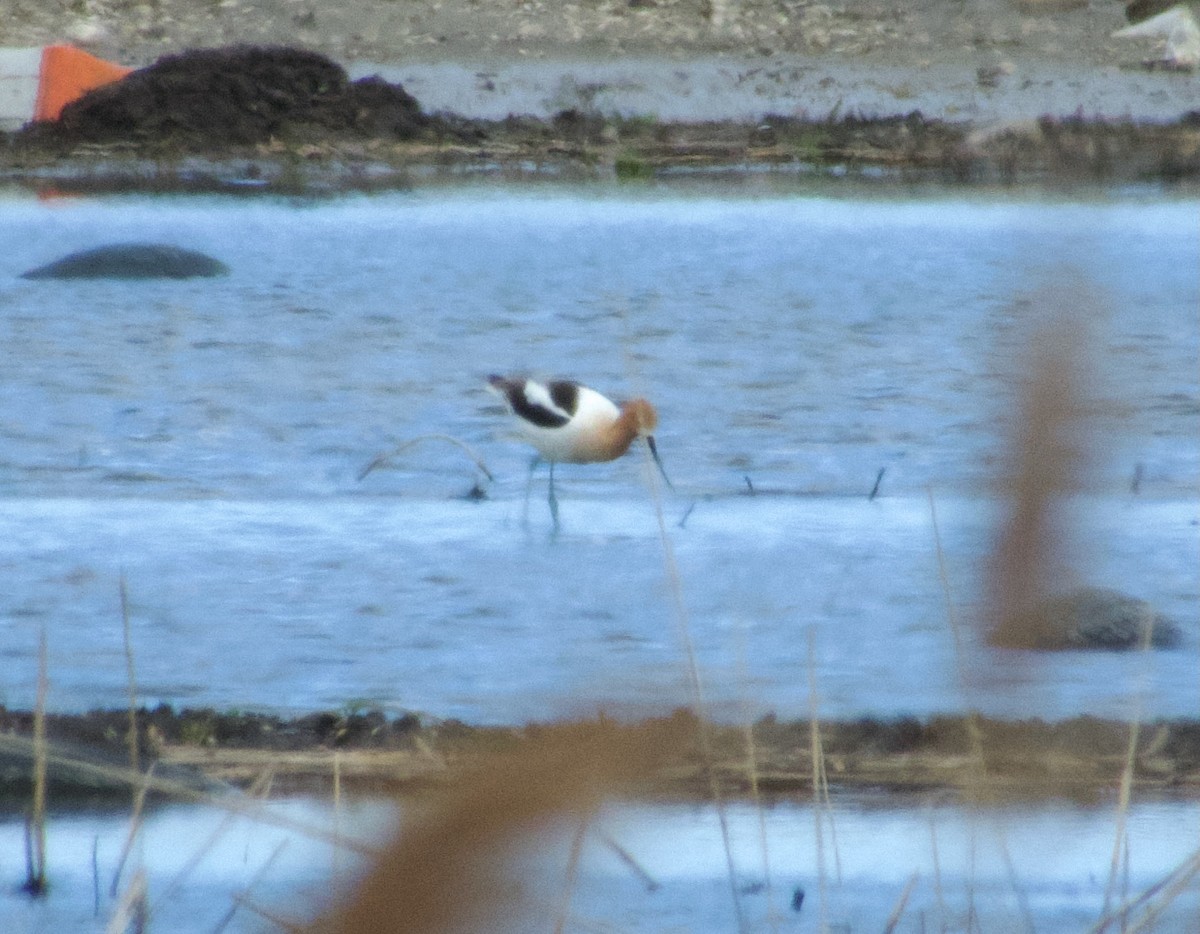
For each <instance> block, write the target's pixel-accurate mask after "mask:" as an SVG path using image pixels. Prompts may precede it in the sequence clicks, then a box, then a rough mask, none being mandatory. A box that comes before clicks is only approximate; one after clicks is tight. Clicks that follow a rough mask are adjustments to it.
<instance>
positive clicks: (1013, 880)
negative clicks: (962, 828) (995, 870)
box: [998, 828, 1037, 934]
mask: <svg viewBox="0 0 1200 934" xmlns="http://www.w3.org/2000/svg"><path fill="white" fill-rule="evenodd" d="M998 833H999V836H1000V855H1001V857H1002V858H1003V859H1004V873H1005V875H1006V876H1007V877H1008V885H1009V887H1010V888H1011V889H1012V890H1013V894H1014V895H1015V896H1016V897H1017V908H1018V909H1019V910H1020V912H1021V920H1022V921H1024V922H1025V930H1027V931H1029V932H1030V934H1033V932H1035V931H1036V930H1037V928H1036V927H1035V926H1034V923H1033V912H1032V911H1031V910H1030V908H1029V897H1028V896H1027V895H1026V894H1025V889H1024V888H1022V887H1021V880H1020V879H1019V878H1018V877H1017V867H1016V864H1014V863H1013V861H1012V854H1011V853H1010V852H1009V850H1008V838H1007V837H1006V836H1005V834H1004V829H1003V828H998Z"/></svg>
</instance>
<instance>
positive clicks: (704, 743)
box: [642, 448, 746, 932]
mask: <svg viewBox="0 0 1200 934" xmlns="http://www.w3.org/2000/svg"><path fill="white" fill-rule="evenodd" d="M642 467H643V472H644V473H645V474H646V476H647V477H648V478H649V480H648V482H649V484H650V491H651V498H652V499H653V501H654V517H655V520H656V521H657V523H658V537H659V540H660V542H661V543H662V549H663V565H664V567H665V570H666V576H667V583H668V584H669V585H670V591H671V605H672V608H673V610H674V615H675V628H676V633H677V635H678V638H679V642H680V645H681V647H682V648H683V657H684V666H685V671H686V673H687V685H688V694H689V699H690V702H691V705H692V709H693V711H694V712H695V714H696V742H697V745H698V747H699V750H700V758H701V764H702V766H703V768H704V773H705V776H706V778H707V780H708V788H709V794H710V795H711V797H712V802H713V807H714V808H715V809H716V812H717V823H718V824H719V825H720V829H721V845H722V847H723V849H724V852H725V869H726V873H727V875H728V878H729V896H730V899H731V902H732V904H733V914H734V920H735V922H736V924H737V930H738V931H739V932H744V931H745V930H746V916H745V912H744V911H743V910H742V897H741V891H740V890H739V887H738V881H737V866H736V865H735V863H734V859H733V842H732V838H731V835H730V831H729V815H728V813H727V812H726V808H725V796H724V795H723V794H722V793H721V785H720V782H719V781H718V780H717V772H716V762H715V757H714V755H713V744H712V738H711V737H710V736H709V730H710V729H711V726H710V723H709V716H708V703H707V701H706V700H705V697H704V683H703V681H702V680H701V678H700V665H699V662H698V661H697V659H696V646H695V643H694V642H693V641H692V632H691V626H690V624H689V622H688V612H687V607H686V605H685V604H684V601H683V578H682V576H681V575H680V573H679V564H678V562H676V560H675V546H674V544H673V543H672V541H671V536H670V534H668V532H667V523H666V519H665V518H664V517H663V508H662V496H661V495H660V491H659V486H658V475H657V473H655V471H654V469H653V462H652V458H651V455H650V451H649V449H648V448H646V449H645V450H644V451H643V456H642Z"/></svg>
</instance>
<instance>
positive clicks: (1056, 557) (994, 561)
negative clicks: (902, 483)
mask: <svg viewBox="0 0 1200 934" xmlns="http://www.w3.org/2000/svg"><path fill="white" fill-rule="evenodd" d="M1078 291H1079V290H1077V289H1076V290H1071V291H1067V290H1066V289H1062V290H1060V291H1054V292H1050V291H1047V292H1044V293H1043V294H1041V296H1040V297H1039V299H1038V300H1037V301H1035V302H1034V305H1033V309H1032V310H1033V311H1034V312H1037V313H1040V314H1041V315H1042V317H1043V319H1044V320H1043V322H1042V323H1041V324H1040V325H1039V327H1038V328H1037V329H1036V330H1035V332H1034V333H1033V334H1032V335H1031V340H1030V342H1029V348H1028V350H1027V361H1028V366H1027V371H1026V372H1027V374H1028V375H1027V378H1026V379H1025V381H1024V385H1023V386H1021V387H1020V393H1019V398H1018V403H1017V412H1016V417H1015V420H1014V422H1013V424H1012V427H1011V436H1010V439H1009V444H1008V445H1007V451H1008V452H1009V457H1010V460H1009V464H1008V467H1007V470H1006V474H1005V476H1004V478H1003V489H1004V492H1005V494H1006V497H1007V502H1008V511H1007V516H1006V518H1005V520H1004V521H1003V523H1002V525H1001V528H1000V530H999V535H998V536H997V539H996V542H995V544H994V546H993V549H992V554H991V556H990V561H989V566H988V573H987V578H986V582H985V586H986V607H987V613H988V615H989V619H988V627H989V632H988V635H989V638H990V639H991V641H992V642H993V643H995V644H996V645H1000V646H1006V647H1012V648H1036V647H1039V646H1041V645H1042V644H1044V642H1045V640H1046V638H1047V636H1048V635H1050V634H1047V633H1044V632H1042V631H1041V627H1042V626H1043V625H1044V624H1043V622H1042V619H1041V616H1040V615H1039V614H1038V613H1037V612H1036V608H1037V607H1038V605H1039V604H1041V603H1042V602H1043V601H1044V600H1046V599H1047V598H1049V597H1051V596H1052V595H1053V594H1054V593H1055V591H1057V590H1060V589H1061V584H1062V579H1063V577H1065V576H1069V574H1070V569H1071V567H1072V566H1073V565H1074V564H1075V563H1076V561H1075V557H1074V552H1075V551H1076V548H1075V543H1074V542H1073V541H1072V540H1071V536H1070V529H1069V526H1068V523H1067V522H1066V521H1065V519H1064V515H1063V502H1062V498H1063V495H1064V494H1066V493H1067V492H1069V491H1070V490H1072V489H1075V488H1077V487H1078V485H1079V483H1080V480H1081V479H1082V478H1083V477H1084V476H1085V472H1086V470H1087V467H1088V460H1089V459H1088V457H1087V451H1086V444H1085V442H1086V438H1085V437H1084V434H1083V431H1082V421H1081V416H1082V414H1083V411H1084V400H1085V398H1086V396H1087V392H1086V387H1087V380H1086V374H1087V372H1088V370H1089V367H1088V364H1089V362H1090V360H1089V356H1090V355H1089V353H1088V351H1089V347H1088V344H1087V337H1088V329H1087V327H1086V324H1087V321H1086V320H1085V318H1084V309H1083V308H1082V306H1081V300H1080V298H1079V294H1078ZM1089 310H1090V309H1089Z"/></svg>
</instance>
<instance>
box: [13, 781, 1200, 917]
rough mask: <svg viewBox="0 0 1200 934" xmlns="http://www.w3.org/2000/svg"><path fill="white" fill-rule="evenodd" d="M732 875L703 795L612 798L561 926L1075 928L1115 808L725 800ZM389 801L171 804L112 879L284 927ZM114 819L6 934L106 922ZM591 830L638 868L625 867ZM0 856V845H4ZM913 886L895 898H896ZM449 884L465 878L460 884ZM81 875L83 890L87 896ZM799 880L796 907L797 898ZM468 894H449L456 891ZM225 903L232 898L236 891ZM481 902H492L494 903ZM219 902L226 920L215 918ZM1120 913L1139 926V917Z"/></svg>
mask: <svg viewBox="0 0 1200 934" xmlns="http://www.w3.org/2000/svg"><path fill="white" fill-rule="evenodd" d="M726 819H727V823H728V826H729V829H730V851H729V852H730V858H731V860H732V864H733V882H732V884H731V881H730V873H729V868H728V864H727V861H726V855H725V849H724V846H723V844H722V841H721V834H720V831H719V825H718V822H717V820H716V815H715V813H714V811H713V809H712V808H711V807H710V806H707V805H698V806H690V805H678V806H662V805H658V806H646V805H639V806H632V807H620V806H612V807H609V808H607V809H606V810H605V812H604V813H602V814H601V815H600V816H599V817H598V819H597V820H596V821H595V822H594V824H593V825H592V827H591V831H590V832H589V833H588V834H587V836H586V837H585V840H584V847H583V851H582V863H581V870H580V874H579V878H578V880H577V882H576V884H575V886H574V889H573V891H572V892H571V898H570V915H571V917H572V918H573V919H574V923H573V924H571V925H570V926H569V928H568V929H571V930H597V929H601V930H620V931H630V932H638V931H645V932H662V931H677V930H686V931H731V930H736V929H737V926H736V922H735V908H734V895H733V894H732V892H733V890H735V889H736V891H737V893H738V894H737V904H738V906H739V907H740V910H741V912H742V914H743V916H744V918H745V921H746V928H745V929H746V930H749V931H755V932H757V931H789V932H792V931H794V932H801V931H816V930H820V929H821V928H820V923H821V922H822V921H825V922H827V923H828V924H830V925H833V928H832V929H833V930H840V931H846V932H860V931H879V930H883V929H884V925H885V923H886V921H887V919H888V918H889V917H890V916H891V915H892V913H893V912H894V911H896V910H897V908H898V907H900V909H901V910H900V923H899V925H898V926H897V928H896V930H898V931H907V932H917V931H926V930H943V929H949V930H963V929H966V926H967V924H968V914H969V912H971V911H973V912H974V913H975V914H976V915H977V918H976V921H977V923H979V924H980V925H981V926H982V927H981V929H982V930H984V931H1006V930H1028V929H1029V928H1030V926H1031V925H1032V926H1033V927H1034V929H1036V930H1054V931H1085V930H1089V929H1090V927H1091V925H1092V924H1093V923H1094V922H1095V921H1096V920H1097V919H1098V918H1099V917H1100V916H1101V914H1102V910H1103V907H1104V905H1105V904H1106V894H1105V893H1106V889H1108V887H1109V867H1110V862H1111V856H1112V850H1113V841H1114V839H1115V833H1116V830H1115V827H1116V814H1115V809H1112V808H1094V809H1083V808H1076V807H1072V806H1070V805H1064V804H1056V803H1049V804H1044V805H1037V806H1033V807H1029V806H1025V807H1019V808H1018V807H1014V808H1003V807H993V808H976V809H972V808H963V807H961V806H958V805H953V804H948V803H945V802H938V801H936V800H924V801H922V800H914V801H909V802H906V803H904V805H903V806H900V807H897V806H896V802H895V801H888V802H885V801H882V800H880V799H879V798H875V797H872V796H848V797H845V798H842V799H840V800H839V803H838V804H837V806H836V807H835V808H834V809H833V810H832V811H826V812H822V814H821V815H820V818H819V820H818V816H817V815H815V814H814V812H813V811H812V810H811V809H810V808H808V807H802V806H797V805H791V804H779V805H774V806H768V807H766V808H764V809H763V810H762V811H761V812H758V811H755V810H754V809H753V808H750V807H748V806H744V805H737V806H733V807H730V808H729V809H728V811H727V814H726ZM394 820H395V810H394V808H393V807H392V806H390V805H386V804H383V803H380V802H372V801H359V802H356V803H350V804H346V805H343V806H342V807H341V808H340V809H337V810H335V809H334V808H332V807H331V806H330V805H329V804H328V803H327V802H314V801H305V800H283V801H274V802H271V803H269V804H266V805H263V806H262V808H261V810H259V811H257V812H256V811H255V810H254V806H253V805H251V806H250V814H249V816H245V815H243V816H236V817H228V816H226V815H224V814H222V813H221V812H220V811H219V810H215V809H205V808H197V807H194V806H183V805H175V806H170V807H166V808H162V809H160V810H156V811H153V812H151V813H150V815H149V817H148V819H147V820H146V822H145V824H144V825H143V827H142V830H141V832H140V835H139V838H138V844H137V846H136V847H135V848H134V850H133V853H132V856H131V859H130V860H129V862H128V863H127V864H126V866H125V868H124V872H123V874H122V875H121V882H120V885H119V886H118V887H117V890H118V891H120V892H123V891H125V888H126V886H128V885H129V882H130V880H131V879H132V878H133V877H134V874H135V873H136V872H137V871H138V870H141V871H143V872H144V873H145V875H146V882H147V890H148V905H149V910H150V918H149V929H150V930H163V931H167V930H189V931H191V930H197V931H212V930H216V929H217V927H218V925H219V924H220V923H222V922H226V923H227V926H226V927H225V928H223V930H225V931H229V932H237V931H264V930H273V929H274V928H273V927H272V926H271V925H269V924H268V923H267V922H266V921H264V920H263V919H262V918H261V917H259V916H258V915H257V914H256V913H255V909H261V910H265V911H266V912H268V913H269V915H274V916H276V917H282V918H284V919H285V920H291V921H296V920H300V919H303V918H305V917H308V916H311V914H312V913H314V912H316V911H317V910H319V909H320V908H321V907H322V906H325V905H327V904H328V903H329V899H330V897H331V888H330V884H329V883H330V880H336V881H337V882H338V884H340V885H341V886H343V887H344V886H347V885H348V884H350V883H351V882H352V880H353V879H354V878H356V877H357V874H358V873H359V872H360V871H361V863H360V861H359V858H358V857H357V856H355V855H354V854H353V853H352V852H349V851H347V850H345V849H341V848H336V849H335V848H333V847H331V846H330V845H328V844H327V843H325V842H322V838H321V837H318V836H313V835H312V834H311V833H310V832H309V831H307V830H305V829H304V828H315V830H316V831H317V832H320V833H325V834H328V833H329V832H331V831H333V832H336V833H338V834H341V835H344V836H347V837H349V838H350V839H352V840H355V841H357V842H359V843H360V844H366V845H368V846H370V845H373V844H377V843H380V842H382V841H383V840H384V839H386V837H387V835H388V833H389V832H390V828H391V826H392V823H393V821H394ZM127 832H128V820H127V818H126V817H125V816H124V815H101V814H88V815H86V816H74V817H72V816H69V815H61V816H57V817H53V818H52V819H51V821H50V824H49V836H48V843H47V852H48V854H49V866H50V882H51V889H50V893H49V895H48V896H47V897H46V898H44V899H42V900H39V901H31V900H29V899H27V898H25V897H24V896H19V895H13V894H11V889H9V890H7V891H4V894H3V895H0V924H2V925H3V929H4V930H5V931H8V932H13V934H42V932H47V934H49V932H56V931H64V930H71V931H76V932H80V934H84V932H89V931H97V932H98V931H103V930H104V929H105V925H106V924H107V922H108V919H109V918H110V917H111V915H112V914H113V912H114V910H115V906H116V904H117V899H116V898H114V896H113V895H112V894H111V891H112V883H113V879H114V877H115V875H116V871H117V867H118V864H119V862H120V853H121V849H122V847H123V845H124V840H125V836H126V834H127ZM1127 832H1128V840H1129V845H1128V857H1127V858H1128V872H1127V873H1126V872H1124V871H1122V873H1120V874H1119V876H1118V880H1117V882H1116V884H1115V885H1114V886H1113V888H1112V892H1111V898H1110V900H1109V902H1108V904H1109V905H1110V907H1111V906H1115V905H1116V904H1118V903H1119V902H1120V901H1122V900H1123V899H1125V898H1131V897H1134V896H1136V895H1139V894H1141V893H1142V892H1144V891H1146V890H1147V889H1148V888H1149V887H1150V886H1151V885H1153V884H1154V883H1157V882H1158V881H1160V880H1162V879H1164V878H1165V877H1166V876H1167V875H1168V874H1169V873H1171V872H1173V871H1174V870H1175V869H1176V868H1178V867H1180V866H1182V865H1183V864H1184V862H1185V861H1186V860H1188V859H1189V858H1190V859H1194V858H1195V847H1196V840H1197V839H1198V838H1200V812H1198V811H1197V808H1196V806H1195V804H1192V803H1188V804H1180V803H1170V802H1143V803H1141V804H1138V805H1135V806H1134V808H1133V809H1132V810H1131V811H1130V813H1129V815H1128V824H1127ZM22 835H23V828H22V826H21V823H20V822H19V821H13V820H11V819H7V820H0V854H3V856H4V860H3V863H2V864H0V873H3V874H4V875H6V876H7V877H8V879H9V881H11V882H12V884H14V885H15V884H16V883H17V882H18V881H19V880H20V875H19V870H18V869H17V867H16V865H15V862H16V860H15V857H16V854H18V853H20V852H21V847H22V842H21V841H22ZM571 837H572V833H571V829H570V828H567V829H565V830H553V829H551V830H547V831H545V832H541V833H539V834H537V835H536V837H534V838H533V839H532V840H531V841H530V842H529V846H528V849H527V850H524V851H522V853H521V854H519V855H517V856H515V857H514V859H513V864H512V865H513V867H514V872H515V875H516V877H517V878H518V879H519V880H520V886H519V888H516V889H515V890H514V891H515V893H516V894H517V897H518V903H519V904H520V906H521V908H522V910H523V911H525V912H527V917H526V918H525V920H524V921H523V922H520V923H518V924H516V925H514V926H513V927H511V928H509V927H506V926H503V925H499V924H497V925H495V926H489V930H509V929H512V930H550V929H552V927H553V920H554V919H555V918H556V917H557V916H558V913H559V912H560V911H561V906H562V905H563V898H564V893H565V891H566V882H565V873H566V868H565V867H566V866H567V864H568V862H569V859H568V853H569V847H570V841H571ZM608 841H613V842H615V843H616V844H617V845H618V846H619V847H620V848H621V849H622V850H623V851H624V852H625V853H626V854H628V855H629V856H630V857H632V858H633V860H634V861H635V862H636V863H637V865H638V867H639V870H640V872H635V871H634V870H632V869H631V868H630V866H629V864H628V863H627V862H625V861H624V860H623V859H622V858H621V856H620V855H618V852H617V850H616V849H614V848H613V847H612V846H611V845H610V843H609V842H608ZM10 854H11V858H10ZM910 881H911V883H912V888H911V890H910V891H909V894H908V897H907V899H906V901H905V902H904V904H903V905H902V906H901V896H902V895H903V893H904V890H905V888H906V887H907V886H908V885H909V883H910ZM467 884H468V883H467V881H466V880H465V879H464V880H463V885H464V886H465V885H467ZM97 887H98V888H99V892H97ZM797 893H802V897H801V898H800V899H799V910H796V909H795V907H794V905H795V904H796V902H797ZM466 894H467V892H466V890H464V892H463V895H464V896H465V895H466ZM235 899H236V900H238V901H237V902H236V903H235ZM498 908H499V906H497V913H498ZM1198 913H1200V893H1198V892H1197V890H1196V887H1195V885H1194V882H1193V884H1192V885H1191V886H1190V887H1187V888H1185V890H1184V891H1183V892H1182V894H1181V895H1179V896H1178V897H1177V898H1176V900H1174V901H1173V902H1171V903H1170V904H1169V905H1168V907H1167V909H1166V911H1165V913H1164V914H1163V915H1162V916H1161V918H1160V919H1159V923H1158V924H1157V925H1156V926H1155V927H1154V928H1153V930H1155V931H1159V932H1185V931H1191V930H1194V929H1195V927H1194V925H1195V921H1196V918H1197V916H1198ZM230 915H232V917H229V916H230ZM1133 920H1137V916H1135V918H1134V919H1133Z"/></svg>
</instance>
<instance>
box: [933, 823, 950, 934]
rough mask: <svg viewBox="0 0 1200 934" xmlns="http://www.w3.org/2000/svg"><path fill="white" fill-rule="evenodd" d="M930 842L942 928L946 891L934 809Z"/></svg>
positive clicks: (944, 923) (944, 920)
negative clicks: (943, 882)
mask: <svg viewBox="0 0 1200 934" xmlns="http://www.w3.org/2000/svg"><path fill="white" fill-rule="evenodd" d="M929 844H930V852H931V853H932V856H933V903H934V904H935V905H936V906H937V912H938V922H939V924H940V925H941V928H942V929H943V930H945V927H946V893H945V889H944V888H943V887H942V856H941V850H940V848H939V847H938V837H937V823H936V822H935V821H934V819H933V809H932V808H931V809H930V811H929Z"/></svg>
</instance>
